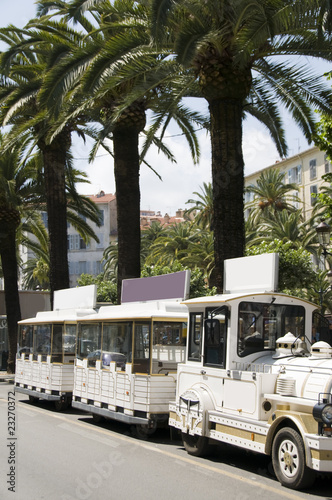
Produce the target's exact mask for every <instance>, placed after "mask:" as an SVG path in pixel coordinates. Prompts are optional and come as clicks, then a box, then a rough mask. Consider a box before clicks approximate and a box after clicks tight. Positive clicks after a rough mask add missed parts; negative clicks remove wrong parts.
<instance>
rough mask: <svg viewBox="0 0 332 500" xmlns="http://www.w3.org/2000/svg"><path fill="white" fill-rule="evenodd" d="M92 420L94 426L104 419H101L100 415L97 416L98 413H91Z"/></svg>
mask: <svg viewBox="0 0 332 500" xmlns="http://www.w3.org/2000/svg"><path fill="white" fill-rule="evenodd" d="M92 420H93V421H94V423H95V424H100V422H103V421H104V420H105V417H103V416H102V415H98V413H93V414H92Z"/></svg>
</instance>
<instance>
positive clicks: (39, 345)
mask: <svg viewBox="0 0 332 500" xmlns="http://www.w3.org/2000/svg"><path fill="white" fill-rule="evenodd" d="M39 354H41V356H42V361H46V357H47V355H49V354H51V325H35V327H34V331H33V359H34V360H37V359H38V355H39Z"/></svg>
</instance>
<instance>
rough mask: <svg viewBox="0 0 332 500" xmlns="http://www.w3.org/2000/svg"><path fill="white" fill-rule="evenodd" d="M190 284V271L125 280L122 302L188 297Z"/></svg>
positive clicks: (123, 282)
mask: <svg viewBox="0 0 332 500" xmlns="http://www.w3.org/2000/svg"><path fill="white" fill-rule="evenodd" d="M189 286H190V271H180V272H178V273H172V274H162V275H161V276H150V277H148V278H136V279H128V280H123V281H122V292H121V302H122V303H124V302H145V301H148V300H167V299H187V298H188V297H189Z"/></svg>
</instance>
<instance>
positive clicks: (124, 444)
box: [0, 382, 332, 500]
mask: <svg viewBox="0 0 332 500" xmlns="http://www.w3.org/2000/svg"><path fill="white" fill-rule="evenodd" d="M0 429H1V431H0V432H1V434H0V446H1V452H0V474H1V479H0V498H1V499H2V500H7V499H8V500H11V499H12V500H41V499H48V500H89V499H94V500H102V499H109V500H113V499H114V500H115V499H121V500H123V499H126V498H133V499H134V500H143V499H144V500H150V499H158V500H171V499H174V500H177V499H180V498H181V499H183V498H189V497H190V498H191V499H192V500H198V499H200V500H201V499H209V500H214V499H215V500H217V499H218V500H220V498H227V499H228V500H254V499H255V500H256V499H257V497H259V498H264V499H265V498H269V500H277V499H280V497H282V498H286V499H291V500H300V499H303V498H306V499H309V500H311V499H331V498H332V478H331V477H329V478H327V477H321V478H318V479H317V480H316V482H315V484H314V486H313V488H311V490H310V491H308V492H298V491H292V490H289V489H286V488H283V487H282V486H281V485H280V484H279V483H278V482H277V480H276V479H275V477H274V475H273V472H272V467H271V462H270V459H269V457H266V456H263V455H256V454H253V453H249V452H246V451H243V450H240V449H238V448H235V447H225V446H224V447H221V446H219V447H216V451H215V453H214V454H213V455H212V456H211V457H209V458H205V459H203V458H195V457H191V456H190V455H188V454H187V453H186V452H185V450H184V449H183V446H182V442H181V440H180V439H179V437H178V436H173V440H171V435H170V431H169V429H160V430H158V431H157V432H156V434H154V435H153V436H151V437H150V438H149V439H148V440H139V439H137V438H135V437H134V435H133V432H132V430H131V428H130V427H129V426H126V425H124V424H119V423H116V422H106V423H102V424H95V423H94V422H93V419H92V417H91V416H90V415H86V414H84V413H81V412H79V411H78V410H74V409H72V408H69V409H68V410H67V411H66V412H64V413H58V412H56V411H55V410H54V407H53V405H52V403H50V402H39V403H38V404H32V403H30V402H29V399H28V397H27V396H25V395H23V394H20V393H16V394H14V386H13V385H12V384H9V383H7V382H0Z"/></svg>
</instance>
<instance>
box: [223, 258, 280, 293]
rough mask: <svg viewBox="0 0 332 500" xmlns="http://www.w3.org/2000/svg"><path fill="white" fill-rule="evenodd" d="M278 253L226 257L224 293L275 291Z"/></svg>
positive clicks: (277, 274)
mask: <svg viewBox="0 0 332 500" xmlns="http://www.w3.org/2000/svg"><path fill="white" fill-rule="evenodd" d="M278 278H279V254H278V253H266V254H262V255H253V256H250V257H241V258H237V259H228V260H225V263H224V293H238V292H276V291H277V289H278Z"/></svg>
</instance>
